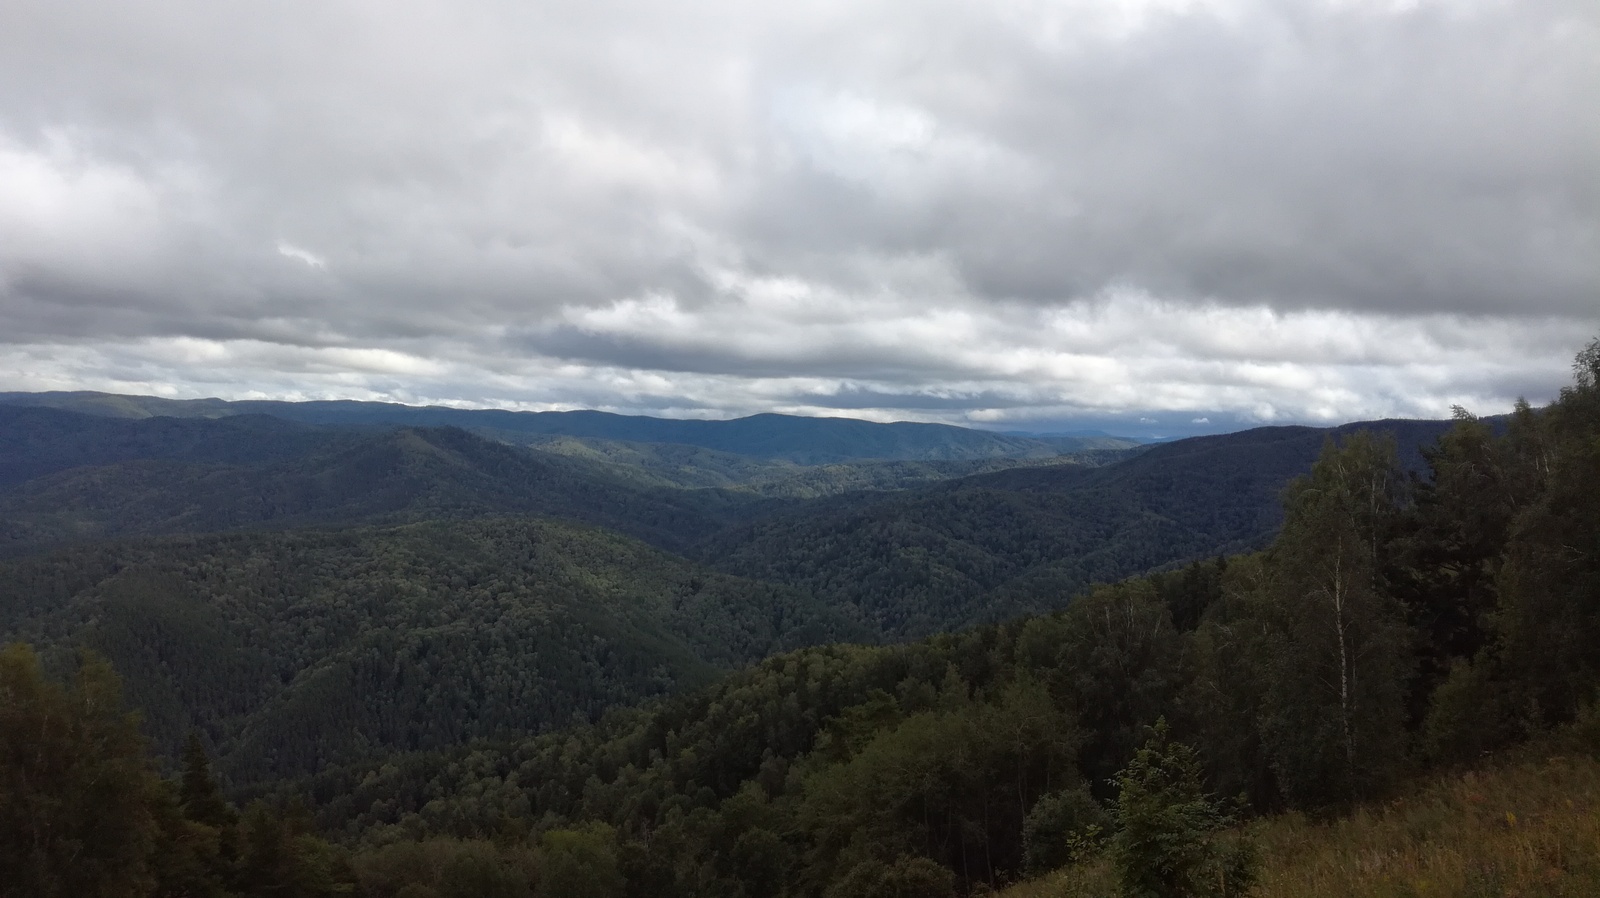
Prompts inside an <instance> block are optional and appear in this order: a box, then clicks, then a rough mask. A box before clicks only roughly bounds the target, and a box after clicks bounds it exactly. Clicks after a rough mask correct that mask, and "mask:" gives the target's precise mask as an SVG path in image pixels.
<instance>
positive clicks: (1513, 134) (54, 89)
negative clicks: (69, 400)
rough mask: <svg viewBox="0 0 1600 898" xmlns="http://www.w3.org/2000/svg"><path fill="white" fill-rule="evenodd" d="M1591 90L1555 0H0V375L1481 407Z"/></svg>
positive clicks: (1591, 73) (886, 399)
mask: <svg viewBox="0 0 1600 898" xmlns="http://www.w3.org/2000/svg"><path fill="white" fill-rule="evenodd" d="M769 6H770V5H769ZM1596 88H1600V8H1597V7H1595V6H1594V4H1593V3H1592V2H1589V0H1516V2H1513V0H1504V2H1494V0H1459V2H1444V0H1436V2H1430V0H1421V2H1408V3H1386V2H1367V0H1339V2H1332V0H1307V2H1300V3H1269V2H1251V0H1239V2H1230V0H1219V2H1184V0H1130V2H1125V3H1091V2H1079V0H1055V2H1051V0H1006V2H998V3H997V2H993V0H990V2H983V3H979V2H956V0H931V2H930V0H917V2H911V0H878V2H852V3H841V2H817V3H808V4H790V5H778V6H773V7H772V8H770V9H768V8H765V7H764V6H763V5H761V4H744V3H731V2H694V0H690V2H684V3H675V4H658V3H645V2H638V0H633V2H623V0H615V2H593V0H591V2H584V3H577V2H570V3H569V2H541V3H538V4H527V3H515V2H505V3H494V2H482V3H473V4H460V3H444V2H436V3H434V2H416V0H399V2H395V3H389V4H371V3H358V2H326V0H324V2H315V3H313V2H295V0H288V2H283V3H275V4H266V5H233V4H202V3H194V2H150V3H141V4H132V5H130V4H117V3H109V2H100V3H89V2H71V0H56V2H36V0H21V2H17V3H10V4H6V6H5V8H4V9H3V10H0V316H3V321H4V324H5V326H4V328H3V329H0V388H10V389H67V388H98V389H114V390H121V391H140V392H158V393H161V394H165V395H181V396H193V395H223V396H230V397H240V396H252V395H270V396H289V397H325V396H348V397H357V398H392V399H398V400H403V401H437V402H449V403H459V404H488V405H499V406H509V407H528V408H566V407H577V406H584V407H601V408H609V409H616V410H624V411H642V412H649V413H665V414H678V415H716V416H720V415H725V414H739V413H748V412H753V411H762V410H778V411H794V412H801V413H808V414H827V413H843V414H852V415H860V416H864V417H872V418H879V419H892V418H912V419H924V420H949V421H955V422H965V423H973V424H980V425H984V426H996V427H1004V428H1034V429H1040V428H1043V429H1049V428H1050V427H1052V426H1068V422H1084V421H1096V422H1110V423H1111V424H1116V423H1119V422H1125V423H1128V424H1129V426H1130V427H1131V426H1132V424H1133V423H1136V422H1138V421H1139V420H1140V419H1141V418H1143V419H1151V420H1153V421H1155V422H1157V425H1152V426H1157V427H1159V428H1160V429H1165V430H1169V431H1173V432H1180V431H1183V430H1186V429H1187V430H1193V429H1209V428H1215V429H1221V428H1225V427H1231V426H1238V425H1239V424H1241V423H1248V422H1254V421H1282V420H1311V421H1339V420H1349V419H1353V418H1362V417H1371V416H1378V415H1423V416H1437V415H1442V414H1444V413H1446V412H1447V410H1448V406H1449V405H1450V404H1452V403H1461V404H1467V405H1469V406H1472V407H1475V408H1479V409H1481V410H1485V411H1498V410H1500V409H1501V408H1502V407H1503V406H1505V405H1507V404H1508V403H1509V401H1510V400H1511V398H1513V397H1515V396H1517V395H1520V394H1526V395H1528V396H1530V398H1534V399H1541V398H1546V397H1548V395H1550V394H1551V393H1553V391H1554V389H1555V388H1556V387H1558V386H1559V385H1560V384H1561V383H1562V382H1564V380H1565V378H1566V372H1567V364H1568V361H1569V360H1570V358H1571V356H1572V353H1573V352H1574V351H1575V350H1576V349H1577V348H1578V347H1579V346H1581V345H1582V344H1583V342H1585V340H1586V339H1587V338H1588V337H1590V336H1593V335H1594V334H1596V333H1597V332H1600V112H1596V111H1595V109H1594V104H1593V96H1594V95H1595V91H1596ZM1202 418H1204V419H1206V421H1205V422H1204V423H1196V422H1197V421H1199V419H1202Z"/></svg>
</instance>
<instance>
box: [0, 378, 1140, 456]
mask: <svg viewBox="0 0 1600 898" xmlns="http://www.w3.org/2000/svg"><path fill="white" fill-rule="evenodd" d="M0 404H12V405H45V406H52V407H56V408H63V409H68V410H73V411H81V412H85V413H89V414H101V415H111V416H117V417H148V416H152V415H170V416H175V417H210V418H214V417H222V416H226V415H236V414H264V415H272V416H273V417H277V418H282V419H284V420H289V421H298V422H301V423H306V424H322V425H330V426H353V425H380V424H381V425H389V426H394V425H401V426H408V427H460V428H463V429H467V430H483V431H489V432H498V433H499V434H501V435H506V436H510V435H524V436H526V435H542V436H551V435H563V436H570V437H593V438H597V439H602V440H620V441H632V442H645V443H676V444H680V445H687V446H698V447H701V448H705V449H712V450H716V451H719V452H728V453H733V454H737V455H744V456H749V457H752V458H760V459H769V460H783V461H789V462H793V463H796V464H807V465H815V464H833V463H839V462H848V461H857V460H865V459H875V460H899V461H906V460H921V461H939V460H943V461H954V460H963V459H982V458H1051V457H1054V456H1057V455H1062V454H1067V453H1069V452H1072V451H1083V450H1098V449H1121V448H1130V447H1132V446H1134V445H1137V442H1136V441H1133V440H1122V439H1119V438H1115V437H1082V438H1062V437H1055V438H1051V439H1049V440H1035V439H1031V438H1028V437H1019V436H1011V435H1006V434H1000V433H993V432H990V431H984V430H973V429H970V428H965V427H953V426H950V425H946V424H920V423H914V422H905V421H901V422H895V423H889V424H879V423H874V422H870V421H862V420H859V419H856V418H809V417H796V416H792V415H776V414H760V415H751V416H749V417H745V418H734V419H730V420H694V419H675V418H652V417H647V416H642V415H616V414H611V413H608V412H598V411H571V412H513V411H504V410H498V409H455V408H444V407H440V406H428V407H419V406H406V405H398V404H394V403H383V402H355V401H312V402H279V401H269V400H241V401H233V402H230V401H224V400H220V399H196V400H168V399H159V398H156V397H151V396H119V395H114V394H106V393H0Z"/></svg>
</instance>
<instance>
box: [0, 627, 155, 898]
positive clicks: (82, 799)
mask: <svg viewBox="0 0 1600 898" xmlns="http://www.w3.org/2000/svg"><path fill="white" fill-rule="evenodd" d="M0 765H3V766H0V870H3V871H5V875H4V876H3V877H0V895H5V896H7V898H11V896H16V898H24V896H28V898H56V896H60V898H79V896H84V898H99V896H106V898H111V896H132V895H141V894H143V893H145V892H146V891H147V890H148V889H150V887H151V885H152V871H151V863H150V860H151V853H152V851H153V848H154V846H155V844H156V837H157V830H158V827H157V821H156V818H155V814H154V813H153V809H152V805H153V803H154V801H155V796H156V786H155V782H154V777H153V775H152V774H151V772H150V768H149V760H148V758H147V756H146V755H145V744H144V739H143V738H142V737H141V736H140V735H139V730H138V722H137V720H136V718H134V717H133V716H132V715H130V714H126V713H124V712H123V710H122V697H121V691H120V687H119V685H118V683H117V679H116V675H115V674H114V673H112V671H111V668H110V666H109V665H108V664H106V663H105V661H103V660H101V659H98V658H95V657H93V656H85V657H83V659H82V660H81V663H80V665H79V667H78V671H77V673H76V675H75V676H74V678H73V680H72V681H71V682H70V683H68V684H66V685H65V686H63V685H59V684H57V683H54V682H52V681H50V680H49V679H47V678H46V677H45V675H44V673H43V671H42V670H41V668H40V665H39V660H38V657H37V656H36V655H35V654H34V653H33V651H32V650H31V649H30V648H28V647H27V646H25V645H21V644H15V645H11V646H9V647H7V648H6V649H5V650H4V652H3V653H0Z"/></svg>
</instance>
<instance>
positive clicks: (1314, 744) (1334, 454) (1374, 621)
mask: <svg viewBox="0 0 1600 898" xmlns="http://www.w3.org/2000/svg"><path fill="white" fill-rule="evenodd" d="M1400 484H1401V480H1400V476H1399V470H1398V465H1397V464H1396V462H1395V451H1394V444H1393V442H1392V441H1379V440H1377V439H1374V438H1373V437H1372V436H1371V435H1370V434H1367V433H1365V432H1362V433H1356V434H1353V435H1351V436H1350V437H1349V438H1347V439H1346V440H1345V441H1344V442H1343V443H1342V444H1337V443H1334V442H1333V441H1332V440H1329V441H1328V443H1327V444H1326V445H1325V446H1324V447H1323V451H1322V455H1321V457H1319V458H1318V459H1317V462H1316V464H1315V465H1314V466H1313V467H1312V470H1311V473H1310V474H1309V475H1308V476H1306V477H1302V478H1300V479H1299V480H1296V481H1295V482H1294V483H1293V484H1291V485H1290V486H1289V489H1288V490H1287V491H1286V495H1285V502H1284V504H1285V506H1286V515H1285V520H1284V525H1283V530H1282V531H1281V532H1280V533H1279V535H1278V538H1277V540H1276V541H1275V542H1274V544H1273V546H1272V549H1271V551H1270V552H1269V553H1268V566H1269V568H1270V572H1269V582H1270V585H1269V587H1268V589H1269V592H1270V595H1271V598H1272V602H1271V604H1270V606H1269V607H1268V608H1267V609H1265V613H1266V614H1268V615H1269V616H1270V619H1271V621H1272V631H1273V636H1272V638H1269V639H1268V640H1266V641H1264V642H1262V643H1261V644H1260V645H1259V646H1258V648H1259V649H1260V650H1263V651H1266V652H1269V653H1270V657H1269V659H1268V660H1267V663H1266V665H1265V667H1266V669H1267V671H1268V672H1269V673H1270V674H1271V682H1270V685H1269V688H1268V690H1267V692H1266V699H1265V701H1266V707H1265V708H1264V709H1263V712H1264V718H1265V719H1264V723H1263V735H1264V738H1265V740H1266V742H1267V744H1268V750H1269V753H1270V754H1271V756H1272V758H1273V767H1274V770H1275V772H1276V774H1277V777H1278V781H1279V784H1280V786H1281V787H1282V789H1283V791H1284V793H1285V795H1286V797H1288V798H1289V800H1290V801H1291V802H1292V803H1294V804H1297V805H1300V806H1317V805H1324V804H1333V803H1340V802H1345V801H1349V800H1351V799H1354V798H1357V797H1360V796H1363V795H1367V794H1371V793H1372V792H1374V791H1376V790H1378V789H1381V788H1382V787H1383V786H1384V785H1385V784H1387V783H1388V782H1389V781H1390V780H1391V779H1392V777H1393V776H1394V775H1395V774H1396V773H1397V772H1398V766H1399V761H1400V760H1401V759H1403V758H1404V756H1405V684H1406V682H1407V680H1408V679H1409V677H1410V674H1411V667H1412V656H1411V637H1410V634H1409V630H1408V628H1407V626H1406V623H1405V620H1404V614H1403V612H1402V610H1401V607H1400V605H1399V603H1398V602H1397V601H1396V600H1395V599H1394V598H1393V597H1392V595H1390V593H1389V592H1388V588H1387V583H1386V582H1385V579H1384V577H1383V571H1384V570H1385V564H1386V562H1387V560H1388V558H1387V553H1388V550H1389V541H1390V537H1391V535H1392V529H1393V526H1394V524H1395V522H1396V521H1397V519H1398V514H1399V507H1400V498H1401V493H1400Z"/></svg>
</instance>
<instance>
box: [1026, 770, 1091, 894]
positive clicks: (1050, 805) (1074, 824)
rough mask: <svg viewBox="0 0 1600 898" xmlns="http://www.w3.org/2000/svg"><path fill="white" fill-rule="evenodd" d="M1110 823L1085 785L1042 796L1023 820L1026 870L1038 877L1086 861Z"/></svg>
mask: <svg viewBox="0 0 1600 898" xmlns="http://www.w3.org/2000/svg"><path fill="white" fill-rule="evenodd" d="M1110 826H1111V818H1110V816H1109V815H1108V814H1107V813H1106V811H1105V809H1104V808H1102V807H1101V806H1100V803H1099V802H1097V801H1095V800H1094V796H1092V795H1090V794H1089V790H1088V789H1087V788H1086V787H1084V786H1081V785H1080V786H1077V787H1075V788H1068V789H1058V790H1056V791H1055V792H1051V793H1049V794H1046V795H1043V796H1040V798H1039V800H1038V801H1037V802H1035V803H1034V805H1033V809H1032V810H1030V811H1029V812H1028V816H1027V817H1026V818H1025V819H1024V820H1023V821H1022V850H1023V869H1024V870H1025V871H1026V872H1028V873H1029V874H1031V875H1034V876H1037V875H1039V874H1041V873H1047V872H1049V871H1051V870H1054V869H1056V868H1057V867H1062V866H1065V865H1066V864H1069V863H1072V862H1073V861H1078V860H1083V859H1084V857H1085V856H1086V855H1087V854H1088V853H1089V852H1091V851H1093V850H1094V849H1095V848H1096V847H1098V844H1099V842H1100V841H1101V839H1102V836H1103V834H1104V833H1106V832H1107V831H1109V829H1110Z"/></svg>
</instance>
